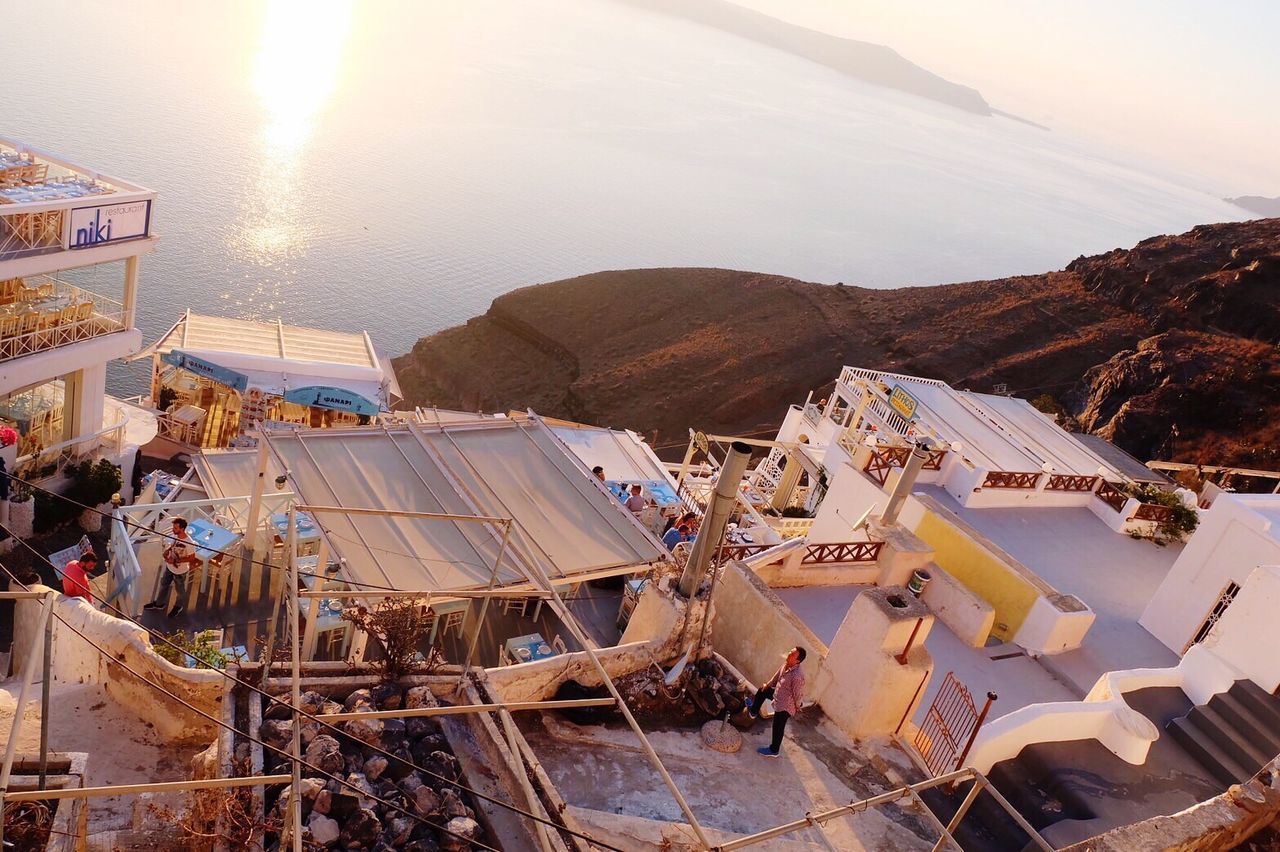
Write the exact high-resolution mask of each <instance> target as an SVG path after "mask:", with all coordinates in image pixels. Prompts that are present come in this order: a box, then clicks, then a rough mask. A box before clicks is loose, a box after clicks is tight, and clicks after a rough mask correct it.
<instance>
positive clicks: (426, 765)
mask: <svg viewBox="0 0 1280 852" xmlns="http://www.w3.org/2000/svg"><path fill="white" fill-rule="evenodd" d="M418 765H419V766H421V767H422V769H423V770H424V772H425V774H426V776H427V777H428V778H433V779H435V780H440V781H443V782H447V783H450V784H452V783H454V782H456V781H457V780H458V778H459V777H460V776H461V775H462V770H461V769H460V768H459V766H458V758H456V757H454V756H453V755H451V754H449V752H447V751H433V752H431V754H430V755H429V756H428V757H427V759H426V760H424V761H422V762H421V763H419V764H418Z"/></svg>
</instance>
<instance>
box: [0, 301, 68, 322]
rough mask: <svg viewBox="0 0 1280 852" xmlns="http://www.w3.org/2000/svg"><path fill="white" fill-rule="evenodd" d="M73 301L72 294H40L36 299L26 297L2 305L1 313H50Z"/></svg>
mask: <svg viewBox="0 0 1280 852" xmlns="http://www.w3.org/2000/svg"><path fill="white" fill-rule="evenodd" d="M71 301H72V299H71V297H70V296H38V297H36V298H34V299H24V300H22V301H20V302H10V303H9V304H7V305H0V315H3V316H10V317H11V316H14V315H15V314H25V313H31V312H33V311H34V312H35V313H38V314H48V313H53V312H54V311H60V310H62V309H63V308H65V307H67V306H68V305H70V304H71Z"/></svg>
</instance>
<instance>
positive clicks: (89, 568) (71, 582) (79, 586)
mask: <svg viewBox="0 0 1280 852" xmlns="http://www.w3.org/2000/svg"><path fill="white" fill-rule="evenodd" d="M97 568H98V557H97V556H96V555H95V554H94V552H93V551H92V550H90V551H89V552H88V553H86V554H84V555H83V556H81V557H80V558H79V559H76V560H72V561H71V562H68V563H67V567H66V568H64V569H63V571H62V593H63V594H64V595H66V596H67V597H69V598H84V599H85V600H87V601H88V602H89V603H90V604H92V603H93V592H92V591H90V590H89V575H90V574H92V573H93V572H94V571H95V570H97Z"/></svg>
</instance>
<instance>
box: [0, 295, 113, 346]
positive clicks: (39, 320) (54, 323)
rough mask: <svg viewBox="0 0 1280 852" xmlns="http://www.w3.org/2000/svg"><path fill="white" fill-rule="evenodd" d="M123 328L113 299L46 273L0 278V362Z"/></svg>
mask: <svg viewBox="0 0 1280 852" xmlns="http://www.w3.org/2000/svg"><path fill="white" fill-rule="evenodd" d="M126 329H127V324H126V312H125V306H124V305H123V304H121V303H120V302H117V301H116V300H115V299H109V298H107V297H105V296H102V295H99V294H97V293H93V292H91V291H89V290H85V289H83V288H80V287H76V286H75V285H72V284H68V283H66V282H65V281H61V280H59V279H57V278H54V277H52V276H49V275H39V276H32V277H30V278H10V279H7V280H4V281H0V362H4V361H10V360H13V359H14V358H21V357H23V356H24V355H31V354H34V353H36V352H42V351H45V350H48V349H55V348H57V347H59V346H68V345H71V344H74V343H78V342H80V341H82V340H89V339H91V338H95V337H101V336H103V335H107V334H114V333H116V332H119V331H124V330H126Z"/></svg>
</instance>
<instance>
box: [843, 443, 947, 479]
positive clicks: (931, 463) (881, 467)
mask: <svg viewBox="0 0 1280 852" xmlns="http://www.w3.org/2000/svg"><path fill="white" fill-rule="evenodd" d="M946 455H947V451H946V450H929V457H928V458H927V459H925V462H924V468H923V469H924V470H942V460H943V458H944V457H945V456H946ZM910 457H911V447H881V448H879V449H875V450H872V451H871V455H870V457H869V458H868V459H867V466H866V467H864V468H863V470H865V471H866V472H867V474H868V475H869V476H870V477H871V478H872V479H874V480H876V482H878V483H880V484H881V485H884V484H885V483H886V482H888V481H889V471H891V470H893V469H894V468H895V467H906V465H907V459H908V458H910Z"/></svg>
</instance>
